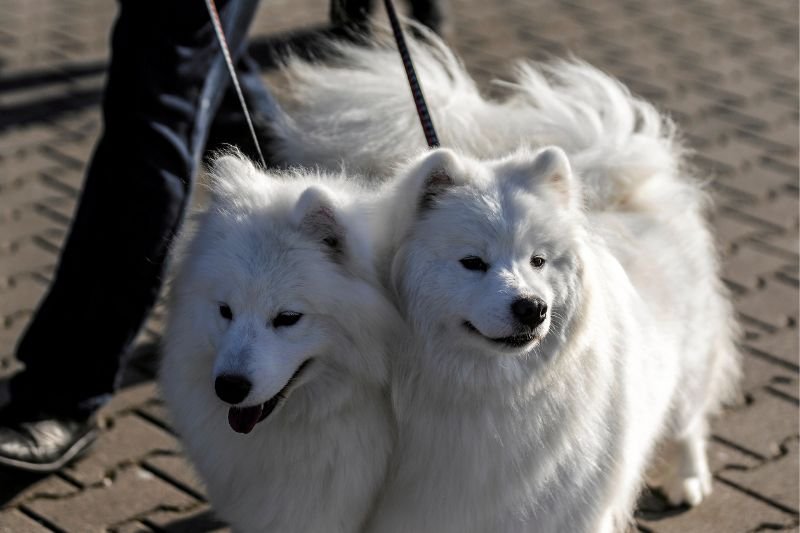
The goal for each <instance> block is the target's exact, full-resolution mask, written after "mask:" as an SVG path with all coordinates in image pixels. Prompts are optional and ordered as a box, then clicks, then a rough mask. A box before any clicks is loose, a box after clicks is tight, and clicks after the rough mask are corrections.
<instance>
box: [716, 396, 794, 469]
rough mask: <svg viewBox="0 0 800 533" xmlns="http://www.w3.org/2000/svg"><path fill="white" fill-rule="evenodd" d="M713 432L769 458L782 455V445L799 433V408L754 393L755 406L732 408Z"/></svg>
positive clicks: (719, 421) (738, 445)
mask: <svg viewBox="0 0 800 533" xmlns="http://www.w3.org/2000/svg"><path fill="white" fill-rule="evenodd" d="M712 432H713V434H714V435H715V436H717V437H718V438H721V439H723V440H724V441H725V442H726V443H733V444H735V445H736V446H737V447H740V448H743V449H745V450H747V451H749V452H752V453H754V454H756V455H758V456H761V457H763V458H765V459H769V458H774V457H777V456H780V455H781V454H782V451H781V444H782V443H783V442H784V441H786V439H787V438H789V437H791V436H793V435H797V434H798V420H797V406H796V405H794V404H793V403H792V402H789V401H787V400H785V399H782V398H778V397H776V396H774V395H772V394H769V393H767V392H763V391H759V392H755V393H753V394H752V403H750V404H748V405H745V406H742V407H738V408H736V409H730V410H728V411H726V413H725V416H724V417H722V418H720V419H717V420H715V421H714V422H713V424H712Z"/></svg>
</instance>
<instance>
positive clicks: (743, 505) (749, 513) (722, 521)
mask: <svg viewBox="0 0 800 533" xmlns="http://www.w3.org/2000/svg"><path fill="white" fill-rule="evenodd" d="M639 522H640V524H643V525H644V526H645V527H647V529H648V530H649V531H652V532H653V533H686V532H689V531H691V532H692V533H720V532H722V531H755V530H756V529H757V528H759V527H760V526H762V525H764V524H768V525H770V526H776V527H777V528H780V527H782V526H789V525H791V524H792V523H793V518H792V516H791V515H790V514H788V513H785V512H782V511H780V510H778V509H776V508H774V507H772V506H770V505H769V504H767V503H764V502H762V501H760V500H757V499H754V498H752V497H750V496H749V495H748V494H746V493H744V492H741V491H739V490H736V489H734V488H731V487H729V486H727V485H724V484H722V483H719V482H715V483H714V494H713V496H712V497H711V498H709V499H708V501H705V502H703V504H702V505H700V506H698V507H695V508H693V509H690V510H688V511H684V512H680V513H676V514H674V515H672V516H669V518H667V519H661V520H647V519H641V520H639Z"/></svg>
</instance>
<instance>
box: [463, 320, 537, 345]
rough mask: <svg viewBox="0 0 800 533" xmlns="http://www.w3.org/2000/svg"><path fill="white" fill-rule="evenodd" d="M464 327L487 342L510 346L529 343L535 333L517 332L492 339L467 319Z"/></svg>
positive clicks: (534, 337)
mask: <svg viewBox="0 0 800 533" xmlns="http://www.w3.org/2000/svg"><path fill="white" fill-rule="evenodd" d="M464 327H465V328H467V330H469V331H471V332H472V333H475V334H476V335H480V336H481V337H483V338H484V339H486V340H487V341H489V342H493V343H495V344H504V345H506V346H509V347H511V348H520V347H522V346H525V345H526V344H529V343H531V342H532V341H533V340H534V339H536V335H534V334H533V332H532V331H531V332H526V333H518V334H516V335H510V336H508V337H499V338H495V339H493V338H491V337H487V336H486V335H484V334H483V333H481V332H480V330H478V328H476V327H475V326H473V325H472V323H471V322H469V321H468V320H465V321H464Z"/></svg>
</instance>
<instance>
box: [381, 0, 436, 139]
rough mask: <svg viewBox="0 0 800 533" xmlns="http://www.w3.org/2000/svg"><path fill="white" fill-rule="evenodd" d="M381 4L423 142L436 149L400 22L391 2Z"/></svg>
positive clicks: (428, 116) (433, 134) (429, 116)
mask: <svg viewBox="0 0 800 533" xmlns="http://www.w3.org/2000/svg"><path fill="white" fill-rule="evenodd" d="M383 4H384V5H385V6H386V13H387V14H388V15H389V23H390V24H391V25H392V33H394V40H395V41H397V50H398V51H399V52H400V58H401V59H402V60H403V67H404V68H405V70H406V77H407V78H408V84H409V85H410V86H411V96H413V97H414V105H415V106H416V108H417V115H418V116H419V122H420V124H421V125H422V132H423V133H424V134H425V140H426V141H427V142H428V147H429V148H438V147H439V137H437V136H436V130H435V129H434V127H433V120H432V119H431V114H430V112H429V111H428V105H427V104H426V103H425V96H424V95H423V94H422V87H420V85H419V80H418V79H417V73H416V71H415V70H414V63H412V62H411V55H410V54H409V53H408V46H406V39H405V37H404V36H403V28H401V27H400V21H399V20H398V19H397V13H396V12H395V10H394V4H393V3H392V0H383Z"/></svg>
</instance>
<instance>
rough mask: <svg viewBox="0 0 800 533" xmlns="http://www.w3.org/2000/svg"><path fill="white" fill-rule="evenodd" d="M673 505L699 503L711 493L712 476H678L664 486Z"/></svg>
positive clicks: (666, 494)
mask: <svg viewBox="0 0 800 533" xmlns="http://www.w3.org/2000/svg"><path fill="white" fill-rule="evenodd" d="M662 490H663V491H664V494H665V496H666V497H667V500H669V503H670V504H671V505H676V506H677V505H682V504H684V503H685V504H688V505H689V506H691V507H694V506H696V505H699V504H700V502H702V501H703V499H705V498H707V497H708V496H710V495H711V476H691V477H684V478H676V479H674V480H672V481H671V482H670V483H667V484H665V485H664V486H663V487H662Z"/></svg>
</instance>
